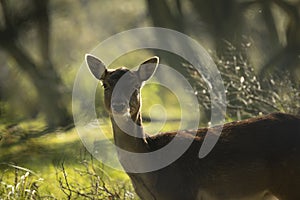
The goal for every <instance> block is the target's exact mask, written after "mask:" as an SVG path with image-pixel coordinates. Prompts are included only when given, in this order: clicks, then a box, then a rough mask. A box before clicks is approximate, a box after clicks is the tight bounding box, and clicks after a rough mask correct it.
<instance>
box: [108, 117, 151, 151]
mask: <svg viewBox="0 0 300 200" xmlns="http://www.w3.org/2000/svg"><path fill="white" fill-rule="evenodd" d="M111 121H112V126H113V132H114V141H115V144H116V145H117V146H118V147H119V148H121V149H123V150H126V151H131V152H136V153H142V152H147V151H148V148H147V143H146V142H145V133H144V130H143V126H142V119H141V114H140V112H138V113H137V114H136V115H135V116H132V117H119V118H116V117H112V116H111Z"/></svg>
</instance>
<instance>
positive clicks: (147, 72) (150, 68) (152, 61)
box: [137, 56, 159, 81]
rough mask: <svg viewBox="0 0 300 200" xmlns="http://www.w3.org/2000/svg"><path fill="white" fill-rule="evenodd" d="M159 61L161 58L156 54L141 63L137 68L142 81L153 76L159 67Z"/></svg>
mask: <svg viewBox="0 0 300 200" xmlns="http://www.w3.org/2000/svg"><path fill="white" fill-rule="evenodd" d="M158 62H159V58H158V57H157V56H154V57H151V58H149V59H148V60H146V61H145V62H143V63H142V64H141V65H140V67H139V69H138V70H137V74H138V76H139V78H140V80H141V81H147V80H148V79H149V78H151V76H152V75H153V74H154V72H155V70H156V68H157V65H158Z"/></svg>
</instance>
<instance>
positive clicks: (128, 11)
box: [0, 0, 300, 198]
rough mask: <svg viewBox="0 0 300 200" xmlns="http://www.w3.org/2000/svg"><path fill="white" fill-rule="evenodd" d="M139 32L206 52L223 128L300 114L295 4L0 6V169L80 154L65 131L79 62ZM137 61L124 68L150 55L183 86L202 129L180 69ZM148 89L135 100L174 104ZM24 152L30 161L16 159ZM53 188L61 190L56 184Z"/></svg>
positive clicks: (13, 2)
mask: <svg viewBox="0 0 300 200" xmlns="http://www.w3.org/2000/svg"><path fill="white" fill-rule="evenodd" d="M147 26H156V27H164V28H169V29H173V30H176V31H179V32H182V33H184V34H186V35H188V36H190V37H192V38H193V39H195V40H197V41H198V42H199V43H200V44H201V45H203V46H204V47H205V49H206V50H207V51H208V52H209V53H210V55H211V57H212V58H213V59H214V61H215V63H216V64H217V66H218V69H219V70H220V72H221V75H222V79H223V81H224V85H225V87H226V95H227V101H228V102H227V120H228V121H230V120H236V119H243V118H247V117H251V116H256V115H260V114H266V113H270V112H275V111H282V112H288V113H292V114H300V1H299V0H265V1H261V0H226V1H224V0H186V1H182V0H127V1H121V0H101V1H92V0H90V1H89V0H72V1H71V0H43V1H41V0H25V1H19V0H0V131H1V132H0V134H1V135H0V138H1V141H0V142H1V143H0V145H1V150H0V156H1V157H0V162H5V163H10V162H12V161H13V162H14V163H16V162H17V163H19V164H20V163H21V164H24V166H26V167H28V168H31V167H33V168H34V169H36V170H39V169H40V167H37V166H38V165H39V164H38V162H39V160H40V157H38V155H36V156H37V157H35V156H34V155H33V154H34V152H35V151H37V152H45V151H50V150H51V148H52V150H53V148H54V146H55V145H56V147H58V146H59V145H58V143H59V144H60V145H61V146H59V148H57V149H55V150H53V151H50V152H52V153H53V152H54V153H53V155H51V156H49V159H48V160H50V161H47V162H46V163H47V164H49V165H50V164H51V163H52V162H53V160H55V159H57V154H59V152H60V151H63V152H64V155H68V156H69V157H72V156H70V155H73V154H70V155H69V154H68V153H66V152H68V150H66V148H67V147H68V146H65V145H64V142H65V141H70V140H71V143H68V144H70V146H69V148H73V147H72V144H73V145H74V143H76V145H77V146H78V148H79V146H80V142H78V141H79V139H78V138H76V137H75V136H74V134H73V133H75V131H74V130H73V129H72V108H71V99H72V97H71V95H72V87H73V82H74V79H75V76H76V73H77V70H78V69H79V67H80V66H81V64H82V63H83V61H84V55H85V53H88V52H90V51H91V50H92V49H93V48H95V46H96V45H97V44H98V43H100V42H101V41H103V40H105V39H106V38H108V37H110V36H112V35H114V34H116V33H119V32H121V31H125V30H128V29H133V28H138V27H147ZM170 45H172V44H170ZM138 54H139V53H138V52H136V53H135V54H133V55H132V56H130V57H129V59H126V63H125V64H129V65H132V66H135V65H137V64H138V63H139V62H137V61H136V59H135V56H134V55H137V57H139V56H140V57H143V56H144V55H153V54H155V55H159V56H160V58H161V61H162V63H164V64H167V65H169V66H171V67H173V68H174V69H176V70H178V71H180V72H181V73H182V74H183V75H184V76H185V77H187V79H188V80H189V81H190V83H191V85H192V86H193V87H194V92H195V94H196V95H197V97H198V99H199V103H200V106H201V111H202V116H203V125H207V123H208V122H209V116H210V114H209V112H210V99H209V98H210V97H209V94H208V92H207V91H208V90H207V86H206V84H205V82H204V81H203V80H202V79H201V76H200V75H199V74H197V73H196V72H195V71H194V70H193V68H192V67H191V66H190V65H189V63H187V61H185V60H182V58H179V57H177V56H176V55H172V54H171V53H168V52H162V51H158V50H156V51H155V50H153V51H151V52H148V53H142V54H139V55H138ZM123 60H125V59H123ZM139 60H140V59H139ZM121 61H122V59H121ZM121 61H118V62H117V63H119V62H121ZM150 89H151V91H150V90H149V91H148V90H147V89H145V91H143V95H144V96H143V98H144V100H145V101H147V99H148V101H149V99H151V98H153V96H157V97H155V98H156V101H157V102H161V103H163V102H166V101H169V102H172V99H173V98H174V96H172V95H171V94H170V95H159V94H161V93H167V91H166V90H165V89H164V88H159V87H153V86H151V87H150ZM154 92H155V93H156V95H153V93H154ZM101 95H102V91H100V92H99V105H98V106H97V109H98V112H100V113H101V112H104V111H103V106H102V105H103V104H102V102H101V100H102V96H101ZM149 97H151V98H149ZM97 98H98V97H97ZM152 100H153V99H152ZM174 105H175V107H176V102H175V103H174ZM145 106H146V108H147V104H145ZM170 110H171V111H170V112H173V111H172V108H170ZM176 112H177V111H174V113H175V114H174V115H176ZM147 117H148V116H147V114H146V115H145V119H146V118H147ZM175 118H176V117H175ZM58 128H62V129H58ZM45 130H46V131H45ZM46 133H52V135H55V138H54V139H53V138H52V139H53V144H51V145H52V146H51V148H50V149H49V148H48V149H45V148H46V147H45V146H46V145H47V144H46V143H45V140H48V139H49V140H48V141H49V142H50V141H52V140H51V139H50V138H47V137H51V136H45V135H49V134H46ZM63 134H70V135H68V136H66V135H64V137H62V135H63ZM50 135H51V134H50ZM43 137H46V138H43ZM33 139H36V140H33ZM28 141H30V142H28ZM38 141H40V142H41V141H42V142H44V143H39V142H38ZM26 142H27V143H26ZM24 143H25V144H27V145H28V146H27V147H26V148H23V147H24ZM33 143H34V145H33ZM22 145H23V146H22ZM48 145H49V144H48ZM17 147H18V148H17ZM13 148H14V149H13ZM62 148H64V150H62ZM16 149H17V150H16ZM24 152H27V154H25V155H27V156H29V157H30V159H31V162H29V161H28V160H26V159H24V155H23V154H20V153H24ZM76 152H77V151H75V152H73V153H74V154H76V155H78V152H77V153H76ZM17 154H18V155H19V157H18V156H16V155H17ZM37 154H38V153H37ZM20 155H22V156H23V157H22V156H20ZM68 156H66V157H68ZM21 157H22V158H21ZM69 157H68V158H69ZM74 157H76V156H74ZM27 158H28V157H27ZM32 160H37V163H36V165H37V166H34V165H33V164H32ZM30 163H31V164H30ZM73 164H74V163H73ZM14 166H15V165H14ZM13 168H14V167H13ZM15 169H16V168H14V170H15ZM60 169H61V168H60ZM18 170H20V169H18ZM47 170H48V168H46V169H45V170H44V171H43V170H42V171H41V173H44V172H47ZM62 172H63V170H62ZM53 173H54V172H53ZM63 175H64V174H62V176H63ZM0 180H1V179H0ZM57 180H59V178H58V179H57ZM62 180H63V179H62ZM58 183H59V184H60V188H63V186H64V182H63V181H62V182H59V181H58ZM69 189H70V188H69ZM62 190H63V189H62ZM66 191H67V192H66V193H67V194H68V192H69V193H72V191H71V190H68V188H67V190H66ZM107 191H109V190H108V189H107ZM126 191H127V190H126ZM126 191H125V193H126ZM50 193H51V192H50ZM66 193H64V194H66ZM125 193H124V195H125ZM51 195H52V194H51ZM51 195H50V196H51ZM53 195H54V194H53ZM53 195H52V196H53ZM108 195H109V194H108ZM110 195H112V194H110ZM128 195H129V193H128ZM128 195H127V196H126V195H125V196H126V198H131V197H132V196H130V195H131V193H130V195H129V196H128ZM71 196H72V195H71ZM124 198H125V197H124ZM132 198H135V197H132Z"/></svg>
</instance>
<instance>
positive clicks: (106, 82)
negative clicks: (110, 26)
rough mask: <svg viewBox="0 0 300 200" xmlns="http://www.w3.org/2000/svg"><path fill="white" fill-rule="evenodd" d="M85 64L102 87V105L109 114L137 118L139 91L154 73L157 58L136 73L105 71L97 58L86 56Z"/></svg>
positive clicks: (117, 70)
mask: <svg viewBox="0 0 300 200" xmlns="http://www.w3.org/2000/svg"><path fill="white" fill-rule="evenodd" d="M86 62H87V65H88V67H89V69H90V71H91V73H92V74H93V75H94V77H95V78H97V79H98V80H100V81H101V82H102V85H103V87H104V104H105V108H106V110H107V111H108V112H109V114H114V115H128V116H131V117H133V116H137V114H138V113H139V110H140V106H141V102H140V89H141V87H142V85H143V82H144V81H147V80H148V79H149V78H150V77H151V76H152V75H153V73H154V72H155V70H156V68H157V65H158V62H159V58H158V57H152V58H149V59H148V60H146V61H145V62H143V63H142V64H140V66H139V68H138V69H137V70H136V71H130V70H129V69H127V68H125V67H122V68H119V69H107V68H106V66H105V64H104V63H103V62H102V61H101V60H99V59H98V58H96V57H94V56H92V55H89V54H87V55H86Z"/></svg>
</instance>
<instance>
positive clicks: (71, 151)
mask: <svg viewBox="0 0 300 200" xmlns="http://www.w3.org/2000/svg"><path fill="white" fill-rule="evenodd" d="M41 130H43V124H42V123H39V122H23V123H21V124H18V125H12V126H10V127H7V126H6V127H4V126H1V127H0V132H1V142H0V147H1V150H0V182H1V186H0V199H9V198H8V196H10V197H11V198H10V199H20V198H21V199H22V198H23V197H20V196H12V194H11V193H10V194H9V192H11V191H12V190H14V192H15V193H17V191H18V189H19V190H20V185H22V184H21V182H22V180H24V179H26V181H27V182H28V183H27V184H28V185H27V186H26V187H27V190H28V191H29V190H30V189H32V187H33V186H32V185H35V186H34V187H38V189H37V191H38V192H39V195H40V196H44V197H46V199H68V195H69V193H72V192H71V190H74V191H80V192H82V193H89V191H88V190H89V189H87V188H88V187H89V186H90V187H93V184H96V183H97V181H98V182H99V188H100V186H101V187H102V186H103V182H105V184H106V186H105V187H106V188H100V189H103V190H107V191H102V192H103V193H104V194H103V195H107V199H109V198H108V196H109V195H111V196H113V195H114V192H118V193H120V194H122V193H126V194H127V196H126V197H127V198H125V199H135V198H136V197H135V195H134V194H133V189H132V187H131V184H130V182H129V179H128V177H127V175H126V174H125V173H123V172H120V171H116V170H113V169H111V168H108V167H105V166H104V165H102V164H101V163H100V162H98V161H96V160H95V159H92V158H91V156H90V154H89V153H88V152H86V150H85V148H84V147H83V145H82V143H81V140H80V138H79V136H78V134H77V132H76V129H74V128H72V129H70V130H55V131H41ZM26 175H27V176H26ZM25 176H26V177H25ZM22 178H23V179H22ZM97 178H98V179H99V180H97ZM66 180H67V182H68V183H67V182H66ZM101 181H103V182H101ZM29 182H30V183H29ZM17 183H19V188H16V186H17ZM33 183H34V184H33ZM24 184H25V183H24ZM67 184H69V185H71V186H70V188H67V189H63V188H64V187H67ZM25 185H26V184H25ZM25 185H23V186H25ZM13 187H15V188H13ZM23 190H26V188H25V189H23ZM121 190H122V191H121ZM28 191H27V193H28ZM64 191H65V192H66V193H67V194H65V193H64ZM23 192H24V191H23ZM19 193H20V192H19ZM74 193H76V192H74ZM90 193H91V192H90ZM109 193H112V194H109ZM129 194H130V195H129ZM77 196H78V195H77ZM77 196H76V195H75V194H71V198H74V199H75V197H76V198H77ZM94 197H96V195H94ZM98 197H99V196H98ZM24 198H25V197H24ZM81 198H82V199H83V198H84V197H83V196H81ZM28 199H30V198H29V197H28ZM86 199H89V198H88V197H86Z"/></svg>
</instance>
